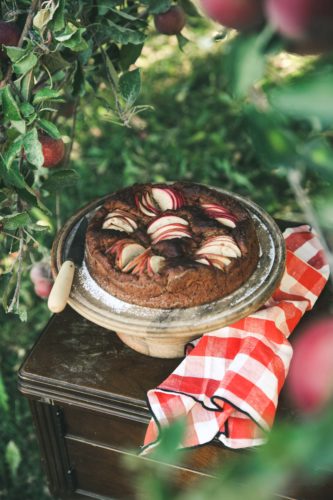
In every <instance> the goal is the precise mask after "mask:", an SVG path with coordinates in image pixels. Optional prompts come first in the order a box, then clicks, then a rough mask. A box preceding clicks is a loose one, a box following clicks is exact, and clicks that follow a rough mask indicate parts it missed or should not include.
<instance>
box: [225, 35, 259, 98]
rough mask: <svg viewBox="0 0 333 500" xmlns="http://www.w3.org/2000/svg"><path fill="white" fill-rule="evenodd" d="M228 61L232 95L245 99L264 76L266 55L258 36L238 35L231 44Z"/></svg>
mask: <svg viewBox="0 0 333 500" xmlns="http://www.w3.org/2000/svg"><path fill="white" fill-rule="evenodd" d="M229 50H230V51H229V52H228V54H227V59H226V67H227V75H228V80H229V85H230V88H231V91H232V93H233V94H234V95H235V96H236V97H244V96H245V95H246V94H247V92H248V91H249V89H250V88H251V87H252V86H253V85H254V84H255V83H256V82H258V81H259V80H260V79H261V78H262V77H263V75H264V70H265V55H264V53H263V51H262V45H261V43H259V42H258V35H257V34H253V35H238V36H237V37H236V38H235V39H234V40H233V41H232V43H231V44H230V47H229Z"/></svg>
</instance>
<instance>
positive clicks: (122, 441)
mask: <svg viewBox="0 0 333 500" xmlns="http://www.w3.org/2000/svg"><path fill="white" fill-rule="evenodd" d="M62 415H63V417H62V418H63V423H64V433H65V435H72V436H77V437H82V438H84V439H87V440H90V441H96V442H98V443H102V444H105V445H108V446H111V447H115V448H118V449H121V450H122V449H129V448H131V449H138V450H139V448H140V446H142V444H143V440H144V436H145V432H146V428H147V423H145V422H140V421H135V420H132V419H130V418H127V417H126V416H124V417H118V416H115V415H110V414H102V413H100V412H96V411H90V410H85V409H81V408H77V407H74V406H64V407H62Z"/></svg>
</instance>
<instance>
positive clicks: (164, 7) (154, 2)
mask: <svg viewBox="0 0 333 500" xmlns="http://www.w3.org/2000/svg"><path fill="white" fill-rule="evenodd" d="M172 4H173V2H172V1H171V0H150V2H149V12H150V14H161V13H163V12H167V11H168V10H169V9H170V8H171V7H172Z"/></svg>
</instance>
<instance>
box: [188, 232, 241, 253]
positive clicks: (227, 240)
mask: <svg viewBox="0 0 333 500" xmlns="http://www.w3.org/2000/svg"><path fill="white" fill-rule="evenodd" d="M212 248H220V249H221V252H224V253H225V252H227V251H228V250H227V249H229V250H230V252H229V253H230V255H227V253H225V255H226V257H235V258H236V257H241V256H242V252H241V250H240V248H239V247H238V245H237V244H236V242H235V240H234V239H233V238H232V237H231V236H224V235H221V236H211V237H210V238H208V239H207V240H206V241H205V242H204V244H203V245H202V246H201V248H200V249H199V250H198V251H197V254H200V253H202V252H204V251H208V250H209V251H211V250H212Z"/></svg>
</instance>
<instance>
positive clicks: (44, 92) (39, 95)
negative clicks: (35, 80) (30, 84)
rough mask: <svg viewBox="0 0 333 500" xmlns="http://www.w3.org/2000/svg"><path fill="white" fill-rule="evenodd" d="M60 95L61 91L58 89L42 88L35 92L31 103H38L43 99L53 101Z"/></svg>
mask: <svg viewBox="0 0 333 500" xmlns="http://www.w3.org/2000/svg"><path fill="white" fill-rule="evenodd" d="M60 95H61V92H60V91H59V90H55V89H50V88H44V89H41V90H38V92H36V94H35V95H34V98H33V103H34V104H39V103H41V102H44V101H54V100H57V99H58V98H59V97H60Z"/></svg>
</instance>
